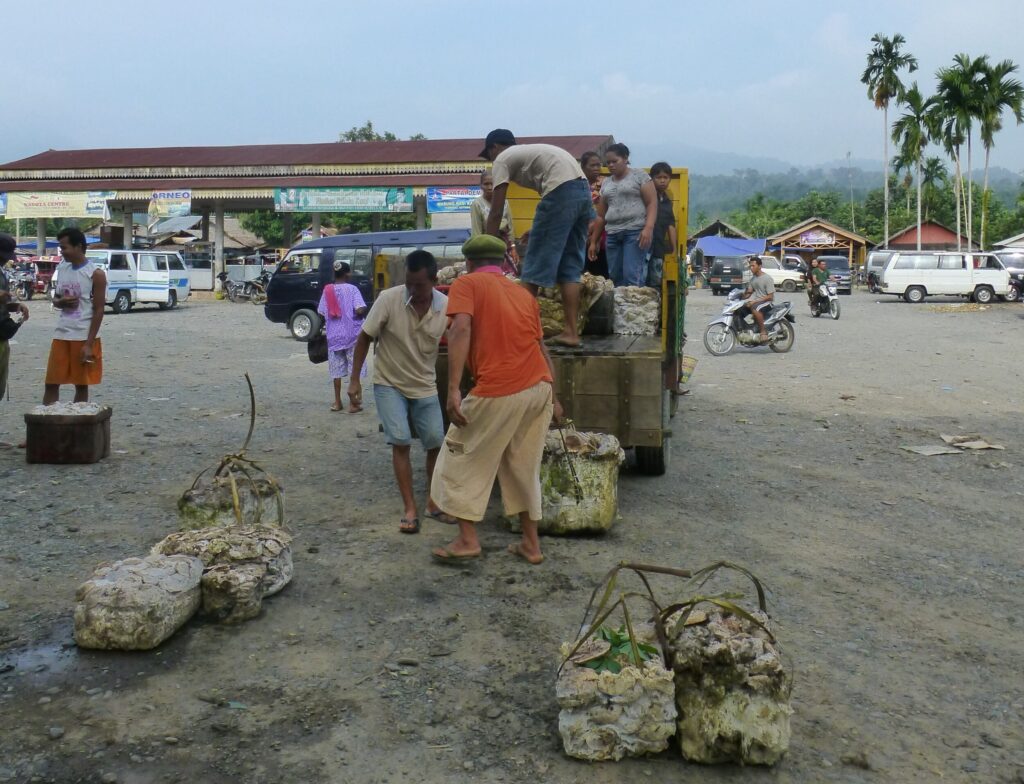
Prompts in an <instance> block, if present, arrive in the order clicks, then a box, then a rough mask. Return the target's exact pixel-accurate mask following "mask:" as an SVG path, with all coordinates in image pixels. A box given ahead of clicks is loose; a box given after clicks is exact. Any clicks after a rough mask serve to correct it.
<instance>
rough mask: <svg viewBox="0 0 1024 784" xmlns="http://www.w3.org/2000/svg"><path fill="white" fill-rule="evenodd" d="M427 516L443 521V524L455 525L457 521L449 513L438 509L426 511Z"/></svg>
mask: <svg viewBox="0 0 1024 784" xmlns="http://www.w3.org/2000/svg"><path fill="white" fill-rule="evenodd" d="M427 517H430V518H432V519H434V520H437V522H439V523H444V524H445V525H457V524H458V522H459V521H458V520H456V519H455V518H454V517H452V516H451V515H450V514H448V513H447V512H442V511H441V510H440V509H438V510H436V511H434V512H427Z"/></svg>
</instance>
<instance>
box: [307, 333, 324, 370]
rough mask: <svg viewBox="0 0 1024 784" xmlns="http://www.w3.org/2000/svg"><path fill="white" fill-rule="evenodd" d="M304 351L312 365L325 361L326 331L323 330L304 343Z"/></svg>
mask: <svg viewBox="0 0 1024 784" xmlns="http://www.w3.org/2000/svg"><path fill="white" fill-rule="evenodd" d="M306 353H307V354H308V355H309V361H310V362H312V363H313V364H314V365H320V364H322V363H324V362H326V361H327V333H325V332H324V331H323V330H321V331H320V334H319V335H317V336H316V337H315V338H313V339H312V340H310V341H309V342H308V343H307V344H306Z"/></svg>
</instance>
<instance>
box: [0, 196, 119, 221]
mask: <svg viewBox="0 0 1024 784" xmlns="http://www.w3.org/2000/svg"><path fill="white" fill-rule="evenodd" d="M116 195H117V192H116V191H88V192H83V193H32V192H18V191H10V192H8V193H7V198H6V204H4V205H3V207H4V209H3V210H2V211H0V213H2V214H3V215H4V216H6V217H7V218H103V219H107V218H109V217H110V214H109V213H108V211H107V199H112V198H114V196H116Z"/></svg>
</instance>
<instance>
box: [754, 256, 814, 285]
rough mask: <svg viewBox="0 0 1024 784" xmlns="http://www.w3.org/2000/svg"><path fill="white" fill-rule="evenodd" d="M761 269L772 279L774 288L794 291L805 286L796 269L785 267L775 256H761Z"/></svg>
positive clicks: (801, 274) (800, 273) (801, 275)
mask: <svg viewBox="0 0 1024 784" xmlns="http://www.w3.org/2000/svg"><path fill="white" fill-rule="evenodd" d="M761 269H763V270H764V272H765V274H767V275H768V277H769V278H771V279H772V283H774V284H775V288H777V289H781V290H782V291H796V290H797V289H798V288H802V287H803V286H805V285H806V284H807V281H805V280H804V274H803V273H802V272H800V270H799V269H798V268H792V267H788V266H785V265H784V264H783V262H781V261H779V260H778V259H777V258H775V256H761Z"/></svg>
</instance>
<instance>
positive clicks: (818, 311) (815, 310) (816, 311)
mask: <svg viewBox="0 0 1024 784" xmlns="http://www.w3.org/2000/svg"><path fill="white" fill-rule="evenodd" d="M811 315H812V316H814V318H818V316H820V315H821V308H819V307H817V306H815V305H811Z"/></svg>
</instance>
